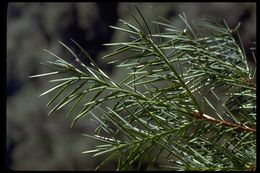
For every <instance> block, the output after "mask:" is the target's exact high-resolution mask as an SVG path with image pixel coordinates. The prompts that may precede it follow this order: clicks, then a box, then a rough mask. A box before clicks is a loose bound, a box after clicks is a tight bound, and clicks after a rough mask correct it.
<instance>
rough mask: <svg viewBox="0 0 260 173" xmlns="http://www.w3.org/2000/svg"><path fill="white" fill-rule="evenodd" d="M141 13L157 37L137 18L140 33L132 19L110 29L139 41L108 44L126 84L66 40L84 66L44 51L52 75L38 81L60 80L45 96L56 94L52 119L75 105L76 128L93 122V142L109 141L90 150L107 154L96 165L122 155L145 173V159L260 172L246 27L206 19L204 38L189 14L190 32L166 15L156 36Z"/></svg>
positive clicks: (124, 163) (123, 163)
mask: <svg viewBox="0 0 260 173" xmlns="http://www.w3.org/2000/svg"><path fill="white" fill-rule="evenodd" d="M137 10H138V9H137ZM138 12H139V14H140V16H141V18H142V20H143V23H144V24H145V25H146V28H147V30H148V31H149V34H147V33H145V31H144V30H143V29H142V28H143V27H142V26H141V23H140V22H139V21H138V20H137V18H136V17H135V16H134V15H132V17H133V18H134V20H135V21H136V23H137V24H138V25H139V27H137V26H135V25H134V24H132V23H129V22H127V21H124V20H120V22H122V23H123V24H124V26H125V27H122V28H120V27H115V26H111V28H113V29H115V30H118V31H120V32H124V33H126V34H130V38H131V39H132V40H131V41H128V42H116V43H108V44H105V45H106V46H115V47H117V48H116V49H115V51H114V52H112V53H109V54H107V55H105V56H104V57H102V58H103V59H104V60H107V61H109V62H108V63H111V64H116V65H117V68H124V69H127V70H128V71H129V73H128V74H126V76H125V77H124V78H123V79H122V80H121V81H119V82H114V81H113V80H112V79H111V78H110V77H109V76H108V75H107V74H105V73H104V71H102V70H101V69H100V68H99V67H98V65H97V64H96V63H95V61H94V60H93V59H92V58H91V57H90V56H89V54H88V53H87V52H86V51H85V50H84V49H83V48H82V47H81V46H80V45H79V44H78V43H77V42H76V41H74V40H72V42H73V43H74V44H75V46H76V48H77V49H78V51H80V52H81V53H83V54H84V55H85V57H86V58H87V59H88V60H89V62H90V64H84V63H83V62H82V60H81V59H80V58H79V57H78V54H77V53H76V51H73V50H72V49H70V48H69V47H68V46H66V45H65V44H64V43H62V42H60V44H61V45H62V46H63V47H65V48H66V50H67V51H69V52H70V53H71V54H72V56H73V57H74V58H75V60H76V64H72V63H69V62H67V61H65V60H64V59H62V58H60V57H58V56H57V55H55V54H54V53H52V52H49V51H47V50H45V51H46V52H47V53H49V54H51V55H52V56H54V57H55V58H56V60H55V61H46V62H45V63H43V65H44V66H46V67H47V68H48V69H51V70H52V71H51V72H48V73H45V74H40V75H34V76H31V77H32V78H33V77H46V76H55V77H56V78H55V79H52V80H50V82H52V83H59V84H57V85H56V86H54V87H53V88H51V89H49V90H47V91H46V92H44V93H42V94H41V95H40V96H43V95H46V94H49V93H51V92H56V95H54V97H53V98H52V99H51V100H50V101H49V103H48V104H47V106H51V105H53V108H52V109H51V111H50V113H53V112H55V111H57V110H59V109H62V108H64V107H65V106H67V105H68V104H70V103H73V106H72V107H71V108H70V110H69V111H68V113H67V115H66V116H67V117H68V116H73V115H74V116H75V118H74V120H73V122H72V126H73V125H75V124H76V122H77V121H78V120H79V119H81V118H83V117H86V116H88V117H91V120H92V121H93V122H94V123H95V124H96V125H97V128H96V130H95V132H96V134H94V135H88V134H85V136H88V137H90V138H92V139H94V140H97V141H99V142H101V143H102V144H101V145H97V146H96V147H95V148H94V149H93V150H88V151H85V152H83V153H85V154H93V157H97V156H100V155H108V156H107V158H106V159H105V160H104V161H103V162H102V163H101V164H100V165H99V166H98V167H97V169H99V168H100V167H101V166H103V165H104V164H105V163H106V162H109V161H111V160H112V159H117V160H118V165H117V170H128V169H130V168H131V166H132V165H133V164H134V163H137V165H138V166H137V167H138V168H139V169H140V168H141V167H142V165H143V164H144V162H148V164H149V166H148V168H151V167H164V168H169V169H174V170H176V169H177V170H232V171H234V170H254V169H255V165H256V163H255V162H256V129H255V126H256V122H255V120H256V85H255V82H254V78H255V72H253V69H255V68H254V67H250V66H249V65H248V63H247V58H246V57H245V53H244V50H243V48H242V47H241V45H242V44H241V43H240V44H238V43H237V42H236V41H235V39H234V38H233V35H234V34H238V32H237V30H238V29H239V26H240V25H238V26H237V27H235V28H234V29H230V28H229V27H228V25H227V24H226V22H224V24H225V26H222V25H220V24H217V23H215V22H213V21H211V20H207V21H206V23H203V24H198V26H197V27H199V30H198V31H199V33H196V32H195V31H194V30H193V26H192V25H191V24H189V22H188V20H187V17H186V16H185V14H183V15H180V18H181V20H183V22H184V24H185V26H186V28H181V29H179V28H176V27H174V26H173V25H172V24H171V23H169V22H168V20H167V19H163V21H162V22H153V23H154V24H156V27H157V28H158V29H157V31H158V33H154V34H152V33H151V30H150V29H149V27H148V23H147V22H146V21H145V18H144V16H143V15H142V14H141V11H140V10H138ZM159 27H163V28H164V30H163V31H162V30H161V29H159ZM121 55H124V56H121ZM253 55H254V54H253ZM255 64H256V62H255ZM64 75H67V76H65V77H64ZM108 102H109V103H110V106H109V107H108V106H107V105H106V103H108ZM219 105H220V106H219ZM76 110H78V111H76ZM50 113H49V114H50ZM162 159H164V161H163V164H162V163H161V162H162ZM165 159H166V160H165Z"/></svg>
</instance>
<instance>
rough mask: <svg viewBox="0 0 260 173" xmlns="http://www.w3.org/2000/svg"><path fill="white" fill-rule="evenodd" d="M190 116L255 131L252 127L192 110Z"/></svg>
mask: <svg viewBox="0 0 260 173" xmlns="http://www.w3.org/2000/svg"><path fill="white" fill-rule="evenodd" d="M191 116H192V117H194V118H196V119H200V120H206V121H208V122H211V123H214V124H217V125H224V126H228V127H232V128H237V129H241V130H245V131H248V132H256V129H254V128H250V127H247V126H242V125H238V124H234V123H230V122H227V121H224V120H218V119H215V118H213V117H211V116H209V115H206V114H203V113H201V112H193V113H191Z"/></svg>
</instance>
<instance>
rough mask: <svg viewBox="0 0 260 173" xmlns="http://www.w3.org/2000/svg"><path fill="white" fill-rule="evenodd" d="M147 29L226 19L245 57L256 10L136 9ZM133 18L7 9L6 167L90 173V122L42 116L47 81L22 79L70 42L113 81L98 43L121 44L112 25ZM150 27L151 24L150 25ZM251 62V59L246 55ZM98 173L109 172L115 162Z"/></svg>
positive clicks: (61, 6) (113, 12)
mask: <svg viewBox="0 0 260 173" xmlns="http://www.w3.org/2000/svg"><path fill="white" fill-rule="evenodd" d="M135 4H136V5H137V6H138V7H139V9H140V11H141V12H142V13H143V15H144V16H145V17H146V19H147V21H148V22H151V21H152V20H157V21H158V20H159V18H158V16H162V17H164V18H167V19H168V20H171V21H172V23H174V24H175V25H176V26H179V25H180V22H181V20H179V17H178V14H180V13H182V12H185V14H186V16H187V17H188V18H189V19H191V20H194V22H196V21H201V20H202V19H203V17H205V16H209V17H211V18H213V19H215V20H216V21H220V20H221V19H225V20H226V21H227V23H228V24H229V25H230V26H231V28H232V27H234V26H236V25H237V23H238V22H241V28H240V30H239V32H240V35H241V37H242V39H243V44H244V46H245V49H246V50H249V48H250V46H252V44H251V43H250V41H251V42H253V41H255V40H256V4H255V3H135ZM129 12H132V13H133V14H136V10H135V8H134V3H9V4H8V9H7V91H6V92H7V102H6V103H7V105H6V106H7V107H6V113H7V115H6V116H7V117H6V118H7V121H6V130H7V133H6V136H7V139H6V152H7V155H6V163H7V165H8V167H10V168H11V169H14V170H56V171H63V170H86V171H87V170H94V168H95V167H96V166H97V164H98V163H99V162H100V161H101V160H102V159H103V158H102V157H100V158H92V157H91V156H90V155H84V154H81V152H82V151H85V150H88V149H90V148H92V147H93V146H95V141H92V140H89V139H88V138H86V137H84V136H82V135H81V134H82V133H90V134H92V133H93V130H94V128H95V127H94V125H93V123H91V121H89V120H88V118H84V119H82V120H81V121H80V122H79V123H78V124H77V125H76V126H75V127H74V128H70V123H71V120H72V119H66V118H65V117H64V115H63V114H64V113H65V111H66V110H65V109H64V110H61V111H59V112H56V113H54V114H55V116H51V117H48V116H47V114H48V111H49V110H50V108H45V105H46V103H47V102H48V100H49V99H50V98H51V96H52V94H49V95H46V96H43V97H41V98H39V97H38V95H40V94H41V93H42V92H43V91H45V90H47V89H49V88H50V87H51V85H50V83H48V82H47V80H48V78H39V79H38V78H37V79H28V76H30V75H34V74H39V73H43V72H46V69H44V68H43V67H42V66H41V65H40V62H42V61H46V60H50V56H49V55H48V54H46V53H45V52H44V51H43V49H47V50H50V51H51V52H54V53H56V54H59V55H64V56H65V55H66V54H65V53H64V50H63V49H62V48H61V46H60V44H59V43H58V41H59V40H60V41H62V42H64V43H66V44H67V45H69V46H70V45H71V42H70V39H71V38H73V39H74V40H76V41H77V42H78V43H79V44H80V45H81V46H82V47H84V48H85V49H86V50H87V51H88V52H89V54H90V55H91V56H92V57H93V58H94V59H95V60H96V61H97V62H98V64H99V65H100V66H101V68H102V69H104V71H105V72H107V73H108V74H109V75H110V76H111V77H112V78H113V79H115V80H116V79H117V78H118V77H120V75H121V74H119V73H118V71H117V70H115V68H114V67H113V66H111V65H106V64H105V63H104V62H102V61H101V60H100V59H99V58H100V57H101V56H102V55H104V54H105V53H108V52H109V51H112V49H111V48H110V47H108V48H107V47H104V46H103V45H102V44H103V43H108V42H116V41H120V40H126V39H127V35H124V34H122V33H120V32H118V31H113V30H112V29H111V28H109V27H108V26H109V25H113V26H120V24H119V23H118V19H119V18H121V19H124V20H126V21H128V20H129V19H130V15H129ZM149 26H150V27H151V28H153V25H152V24H149ZM247 53H248V55H249V57H250V52H249V51H247ZM103 169H104V170H111V169H114V163H111V164H107V165H105V167H104V168H103Z"/></svg>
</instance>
